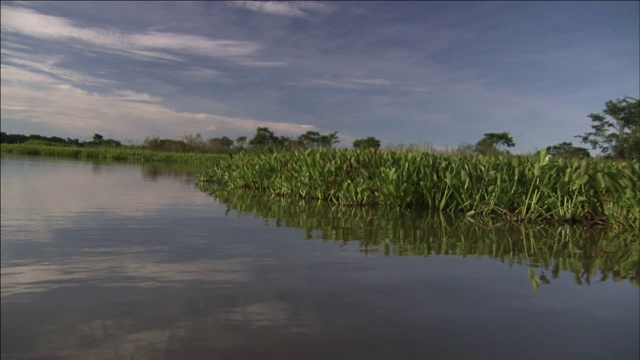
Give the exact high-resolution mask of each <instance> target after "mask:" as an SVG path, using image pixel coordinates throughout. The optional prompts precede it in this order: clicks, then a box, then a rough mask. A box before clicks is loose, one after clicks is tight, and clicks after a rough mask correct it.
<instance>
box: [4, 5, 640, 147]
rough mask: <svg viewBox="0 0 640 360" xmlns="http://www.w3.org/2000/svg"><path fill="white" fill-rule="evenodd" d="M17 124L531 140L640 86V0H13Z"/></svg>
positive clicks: (12, 104) (107, 130)
mask: <svg viewBox="0 0 640 360" xmlns="http://www.w3.org/2000/svg"><path fill="white" fill-rule="evenodd" d="M1 7H2V8H1V14H2V15H1V16H2V21H1V28H2V38H1V44H2V45H1V46H2V55H1V56H2V58H1V63H2V75H1V102H0V106H1V119H2V123H1V124H2V131H4V132H7V133H22V134H32V133H33V134H41V135H48V136H53V135H56V136H61V137H73V138H80V139H84V140H88V139H90V138H91V136H92V135H93V134H94V133H100V134H103V135H104V136H105V137H108V138H114V139H118V140H121V141H123V142H131V143H140V142H142V141H143V140H144V138H145V137H147V136H160V137H162V138H179V137H181V136H183V135H186V134H196V133H200V134H202V136H203V138H205V139H208V138H211V137H219V136H229V137H231V138H236V137H238V136H242V135H244V136H248V137H249V138H251V137H252V136H253V134H254V133H255V129H256V128H257V127H259V126H266V127H269V128H270V129H271V130H273V131H274V132H275V133H276V134H277V135H288V136H292V137H296V136H297V135H299V134H301V133H303V132H305V131H307V130H315V131H320V132H323V133H325V132H330V131H338V132H339V135H340V140H341V142H340V145H342V146H350V145H351V143H352V142H353V140H355V139H357V138H362V137H366V136H375V137H377V138H379V139H380V140H381V141H382V142H383V144H389V143H393V144H409V143H413V144H424V143H430V144H432V145H434V146H437V147H446V146H448V147H455V146H457V145H459V144H461V143H475V142H477V141H478V140H480V139H481V138H482V134H483V133H486V132H502V131H506V132H509V133H511V135H512V136H513V138H514V140H515V141H516V144H517V146H516V148H515V149H514V150H515V151H516V152H531V151H535V150H536V149H540V148H543V147H546V146H548V145H553V144H556V143H559V142H562V141H573V142H574V144H578V143H579V140H578V139H575V138H574V137H573V136H574V135H578V134H582V133H584V132H586V131H589V130H590V120H589V119H588V118H587V115H588V114H589V113H592V112H601V111H602V110H603V108H604V103H605V102H606V101H607V100H610V99H616V98H622V97H624V96H632V97H635V98H638V97H639V92H640V89H639V87H640V70H639V68H640V45H639V44H640V3H639V2H637V1H635V2H304V1H303V2H245V1H237V2H202V1H196V2H8V1H3V2H2V5H1Z"/></svg>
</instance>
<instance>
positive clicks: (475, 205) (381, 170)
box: [199, 150, 640, 230]
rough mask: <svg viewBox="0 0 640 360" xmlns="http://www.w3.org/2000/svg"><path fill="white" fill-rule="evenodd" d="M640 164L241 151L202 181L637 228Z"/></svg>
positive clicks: (278, 193)
mask: <svg viewBox="0 0 640 360" xmlns="http://www.w3.org/2000/svg"><path fill="white" fill-rule="evenodd" d="M638 179H640V164H639V163H638V162H637V161H635V162H616V161H610V160H601V159H598V160H581V161H578V160H567V159H551V158H549V156H547V155H546V153H545V152H544V151H543V152H540V153H539V154H537V155H535V156H494V157H478V156H453V155H434V154H429V153H422V152H402V153H398V152H379V151H378V152H376V151H356V150H306V151H289V152H276V153H272V154H263V155H248V154H239V155H237V156H235V157H234V158H233V159H232V160H231V161H225V162H219V163H216V164H215V165H213V166H212V167H211V168H210V169H209V170H207V171H205V172H203V173H202V174H200V176H199V182H200V184H201V187H202V188H203V189H204V190H205V191H208V192H214V193H215V192H216V191H217V190H219V189H225V190H250V191H256V192H259V193H265V194H270V195H271V196H274V197H287V198H299V199H310V200H320V201H325V202H328V203H329V204H339V205H343V206H356V207H363V206H364V207H378V208H389V209H394V208H412V209H423V210H429V211H437V212H446V213H452V214H463V215H467V216H468V217H470V218H479V217H493V218H501V219H504V220H506V221H510V222H565V223H584V224H591V225H602V226H614V227H623V228H627V229H636V230H637V229H638V227H639V226H638V224H639V222H640V182H639V181H638Z"/></svg>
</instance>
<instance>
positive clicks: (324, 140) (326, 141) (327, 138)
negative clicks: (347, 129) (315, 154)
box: [320, 131, 340, 149]
mask: <svg viewBox="0 0 640 360" xmlns="http://www.w3.org/2000/svg"><path fill="white" fill-rule="evenodd" d="M339 142H340V140H339V139H338V132H337V131H334V132H330V133H328V134H326V135H321V136H320V147H323V148H325V149H330V148H332V147H333V145H335V144H337V143H339Z"/></svg>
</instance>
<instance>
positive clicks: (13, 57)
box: [1, 47, 116, 86]
mask: <svg viewBox="0 0 640 360" xmlns="http://www.w3.org/2000/svg"><path fill="white" fill-rule="evenodd" d="M1 54H2V64H3V65H14V66H19V67H20V68H22V69H25V70H28V71H34V72H37V73H44V74H47V75H49V76H51V77H53V78H55V79H58V80H61V81H65V82H69V83H72V84H77V85H85V86H86V85H113V84H115V83H116V82H115V81H113V80H107V79H100V78H97V77H94V76H90V75H87V74H83V73H80V72H77V71H72V70H68V69H63V68H61V67H58V66H56V65H57V63H58V62H59V61H60V59H61V58H62V57H61V56H49V57H42V56H36V55H31V54H28V53H24V52H21V51H15V50H11V49H7V48H5V47H3V48H2V51H1ZM3 68H4V66H3Z"/></svg>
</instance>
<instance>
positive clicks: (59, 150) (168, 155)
mask: <svg viewBox="0 0 640 360" xmlns="http://www.w3.org/2000/svg"><path fill="white" fill-rule="evenodd" d="M0 153H2V154H3V155H4V154H15V155H31V156H49V157H65V158H75V159H84V160H104V161H121V162H129V163H166V164H184V165H192V166H198V167H201V168H202V169H206V168H207V167H209V166H212V165H214V164H215V163H217V162H220V161H221V160H226V159H227V158H228V157H229V156H228V155H220V154H202V153H176V152H158V151H151V150H146V149H141V148H134V147H126V146H120V147H75V146H47V145H29V144H2V145H0Z"/></svg>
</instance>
